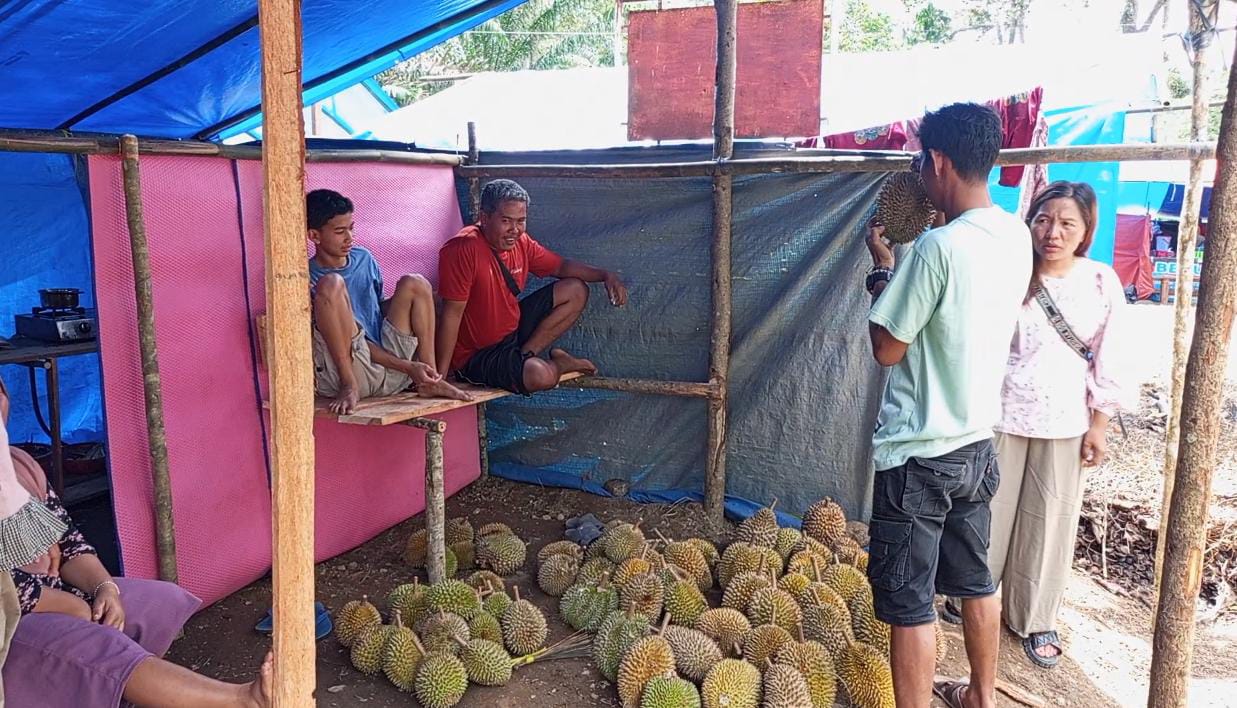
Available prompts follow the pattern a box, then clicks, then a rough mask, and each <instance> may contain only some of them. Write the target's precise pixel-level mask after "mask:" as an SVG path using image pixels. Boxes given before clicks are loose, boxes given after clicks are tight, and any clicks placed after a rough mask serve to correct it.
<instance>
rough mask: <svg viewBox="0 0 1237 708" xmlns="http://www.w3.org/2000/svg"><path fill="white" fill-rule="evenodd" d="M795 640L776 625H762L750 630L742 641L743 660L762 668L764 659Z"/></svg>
mask: <svg viewBox="0 0 1237 708" xmlns="http://www.w3.org/2000/svg"><path fill="white" fill-rule="evenodd" d="M794 640H795V638H794V637H793V636H791V634H790V632H787V631H786V630H785V629H783V628H782V627H779V626H777V625H776V624H762V625H760V626H759V627H756V628H754V629H752V631H751V632H749V633H748V635H747V638H746V639H744V640H743V658H744V659H747V660H748V661H750V662H751V663H752V664H753V665H755V666H764V663H765V659H768V658H770V657H772V656H773V655H774V654H776V653H777V650H778V649H781V648H782V645H784V644H787V643H788V642H793V641H794Z"/></svg>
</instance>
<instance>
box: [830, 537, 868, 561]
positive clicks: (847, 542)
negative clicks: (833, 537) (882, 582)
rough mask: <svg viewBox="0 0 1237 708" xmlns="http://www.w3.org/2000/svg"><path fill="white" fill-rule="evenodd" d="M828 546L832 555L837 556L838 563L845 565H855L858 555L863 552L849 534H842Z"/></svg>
mask: <svg viewBox="0 0 1237 708" xmlns="http://www.w3.org/2000/svg"><path fill="white" fill-rule="evenodd" d="M830 548H831V549H832V550H833V553H834V555H836V556H837V558H838V562H839V563H846V564H847V565H857V563H858V560H859V556H860V555H862V554H863V552H864V551H863V549H862V548H860V547H859V544H857V543H855V540H854V539H853V538H851V537H850V536H842V537H841V538H839V539H838V540H837V541H835V542H834V544H833V545H832V546H830Z"/></svg>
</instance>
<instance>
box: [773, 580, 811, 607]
mask: <svg viewBox="0 0 1237 708" xmlns="http://www.w3.org/2000/svg"><path fill="white" fill-rule="evenodd" d="M811 584H812V581H811V579H809V578H808V577H807V576H806V575H804V574H803V573H787V574H785V575H783V576H782V577H781V579H779V580H778V581H777V588H778V589H779V590H781V591H783V592H787V593H789V594H790V596H791V597H793V598H794V599H795V602H798V601H799V596H801V595H802V594H803V593H804V592H806V591H807V589H808V586H809V585H811Z"/></svg>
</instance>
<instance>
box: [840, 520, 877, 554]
mask: <svg viewBox="0 0 1237 708" xmlns="http://www.w3.org/2000/svg"><path fill="white" fill-rule="evenodd" d="M846 534H847V535H848V536H850V537H851V538H853V539H855V543H857V544H859V547H860V548H863V547H865V546H867V545H868V543H870V542H871V540H872V536H871V533H870V532H869V530H868V525H867V524H865V523H863V522H862V521H847V522H846Z"/></svg>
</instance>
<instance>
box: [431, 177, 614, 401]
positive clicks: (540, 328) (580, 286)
mask: <svg viewBox="0 0 1237 708" xmlns="http://www.w3.org/2000/svg"><path fill="white" fill-rule="evenodd" d="M528 201H529V200H528V192H526V191H524V188H523V187H521V186H520V185H518V184H516V183H515V182H512V181H511V180H508V179H499V180H494V181H493V182H490V183H488V184H486V185H485V188H484V189H483V190H482V191H481V218H480V220H479V221H478V223H477V224H475V225H472V226H467V227H465V228H464V229H463V230H462V231H460V232H459V233H458V234H457V235H456V236H455V237H454V238H452V239H451V240H450V241H447V243H446V244H445V245H444V246H443V247H442V250H441V251H439V253H438V290H439V293H440V294H441V295H442V299H443V306H442V322H441V326H440V327H439V328H438V351H437V354H438V367H439V371H440V372H441V373H443V374H446V373H448V372H453V373H455V375H456V376H457V377H458V378H460V379H462V380H464V381H468V382H471V383H476V384H482V385H485V386H496V387H498V388H505V389H507V390H508V391H513V392H515V393H522V394H529V393H532V392H534V391H544V390H546V389H550V388H554V387H555V386H557V385H558V380H559V377H561V376H562V375H563V374H567V373H571V372H573V371H581V372H584V373H586V374H595V373H597V367H595V366H593V363H592V362H591V361H589V360H587V359H578V358H576V357H574V356H572V355H571V354H568V353H567V352H566V351H565V350H563V349H559V348H554V349H549V347H550V345H551V344H552V343H553V342H554V340H556V339H558V338H559V337H560V336H561V335H562V334H563V332H566V331H567V330H568V329H569V328H570V327H571V326H572V325H573V324H575V322H576V320H577V319H579V318H580V313H581V312H583V311H584V305H585V304H586V303H587V302H588V285H586V283H605V286H606V292H607V293H609V295H610V302H611V303H612V304H613V305H614V306H615V307H621V306H622V305H624V304H625V303H626V302H627V287H626V286H624V285H623V281H622V280H621V279H620V278H619V276H618V274H616V273H612V272H610V271H606V270H602V269H600V268H594V267H592V266H590V265H586V264H584V263H581V262H579V261H573V260H570V259H566V258H563V257H562V256H559V255H558V254H557V253H554V252H553V251H551V250H549V249H548V248H546V247H545V246H542V245H541V244H539V243H537V242H536V241H534V240H533V237H532V236H529V235H528V233H527V232H526V231H525V230H524V225H525V223H526V222H527V220H528ZM529 273H532V274H533V275H536V276H538V277H550V276H552V277H555V278H558V280H556V281H554V282H553V283H551V284H549V285H547V286H545V287H543V288H541V289H540V290H537V291H536V292H533V293H531V294H529V295H528V296H526V297H524V298H520V297H519V295H520V293H521V292H522V291H523V290H524V286H525V285H526V284H527V283H528V276H529ZM547 349H549V354H550V355H549V358H548V359H542V358H540V356H539V355H540V354H541V353H542V352H544V351H546V350H547Z"/></svg>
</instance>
